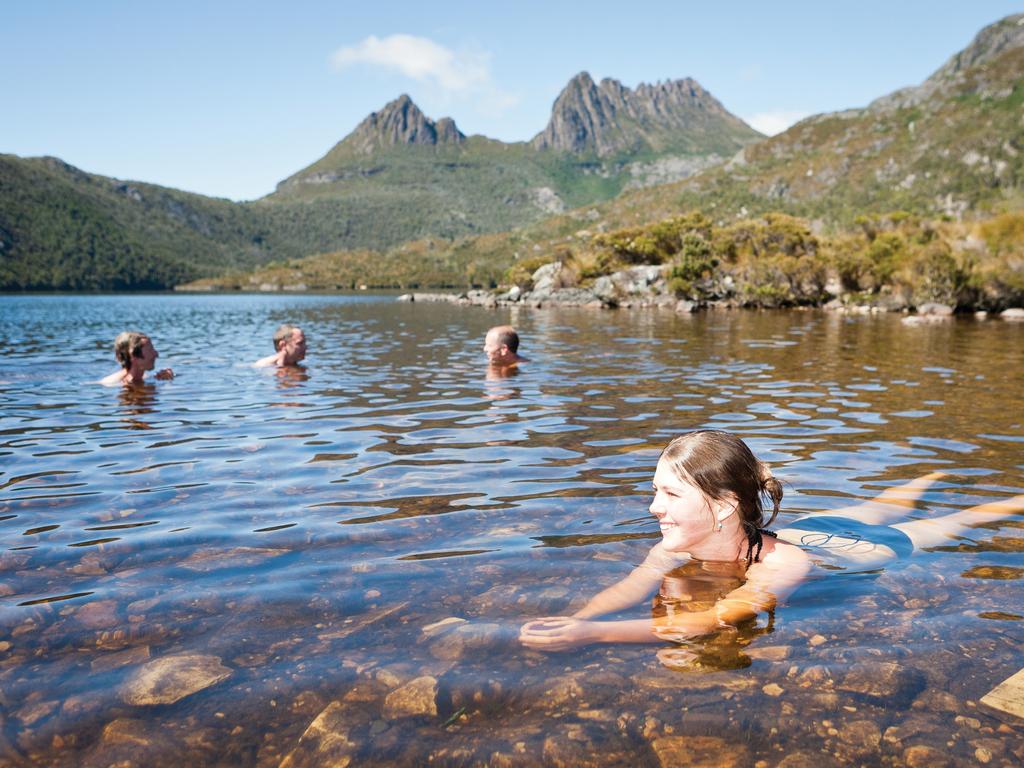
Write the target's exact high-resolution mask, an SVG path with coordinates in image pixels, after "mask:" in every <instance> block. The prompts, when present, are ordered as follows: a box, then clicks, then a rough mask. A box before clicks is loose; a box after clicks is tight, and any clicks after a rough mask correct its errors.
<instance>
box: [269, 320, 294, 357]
mask: <svg viewBox="0 0 1024 768" xmlns="http://www.w3.org/2000/svg"><path fill="white" fill-rule="evenodd" d="M297 330H299V328H298V326H295V325H289V324H288V323H284V324H283V325H279V326H278V328H277V330H276V331H274V351H275V352H280V351H281V342H282V341H286V340H288V339H290V338H291V337H292V334H293V333H295V331H297Z"/></svg>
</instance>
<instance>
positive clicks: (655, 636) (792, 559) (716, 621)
mask: <svg viewBox="0 0 1024 768" xmlns="http://www.w3.org/2000/svg"><path fill="white" fill-rule="evenodd" d="M652 554H653V551H652ZM641 567H642V566H641ZM810 568H811V563H810V559H809V558H808V557H807V555H806V554H804V552H803V551H801V550H800V549H799V548H798V547H793V546H789V545H786V544H777V545H776V546H775V548H774V549H773V551H772V552H771V553H769V554H768V555H766V556H765V558H764V560H763V561H762V562H760V563H755V564H754V565H752V566H751V567H750V568H749V570H748V571H747V581H746V583H745V584H744V585H743V586H741V587H739V588H738V589H734V590H733V591H732V592H730V593H729V594H727V595H725V596H724V597H722V598H721V599H719V600H718V602H717V603H715V605H714V606H713V607H712V608H709V609H707V610H704V611H692V612H677V613H675V614H673V615H672V616H667V617H662V618H657V619H635V620H631V621H588V620H587V619H584V618H580V615H581V614H582V613H583V611H580V612H578V613H577V615H576V616H552V617H548V618H544V619H536V620H534V621H531V622H529V623H527V624H524V625H523V627H522V629H521V630H520V633H519V640H520V642H522V643H523V645H525V646H527V647H529V648H533V649H535V650H541V651H561V650H567V649H569V648H576V647H579V646H582V645H589V644H591V643H651V642H658V641H663V640H669V641H675V642H679V641H682V640H686V639H689V638H692V637H699V636H700V635H706V634H709V633H711V632H714V631H715V630H716V629H718V628H720V627H722V626H723V625H726V624H730V625H735V624H737V623H739V622H742V621H746V620H747V619H750V618H753V617H755V616H757V614H758V613H761V612H763V611H768V610H771V609H772V608H774V607H775V604H776V603H777V602H778V601H779V600H782V599H784V598H785V597H786V596H788V595H789V594H790V593H792V591H793V590H794V589H796V587H797V586H798V585H799V584H800V582H802V581H803V580H804V578H805V577H806V575H807V572H808V571H809V570H810ZM636 570H640V569H639V568H638V569H636ZM633 573H636V571H634V572H633ZM632 576H633V574H630V577H627V579H626V580H625V581H628V580H629V578H631V577H632ZM622 583H624V582H620V584H622ZM616 586H618V585H616ZM612 589H614V587H613V588H612ZM606 591H609V590H606ZM602 594H603V593H602ZM600 596H601V595H598V596H597V597H600ZM594 600H595V601H596V600H597V598H595V599H594ZM591 602H594V601H591ZM589 607H590V604H589V603H588V605H587V606H586V607H585V608H584V609H583V610H584V611H585V610H586V609H587V608H589Z"/></svg>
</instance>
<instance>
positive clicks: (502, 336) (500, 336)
mask: <svg viewBox="0 0 1024 768" xmlns="http://www.w3.org/2000/svg"><path fill="white" fill-rule="evenodd" d="M491 330H492V331H493V332H494V335H495V337H496V338H497V341H498V346H501V345H503V344H504V345H505V346H506V347H508V351H509V352H511V353H512V354H513V355H514V354H515V353H516V352H518V351H519V334H518V333H516V329H515V328H513V327H512V326H511V325H499V326H497V327H495V328H492V329H491Z"/></svg>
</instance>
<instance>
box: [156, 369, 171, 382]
mask: <svg viewBox="0 0 1024 768" xmlns="http://www.w3.org/2000/svg"><path fill="white" fill-rule="evenodd" d="M156 377H157V378H158V379H161V380H166V379H173V378H174V371H172V370H171V369H170V368H161V369H160V370H159V371H157V372H156Z"/></svg>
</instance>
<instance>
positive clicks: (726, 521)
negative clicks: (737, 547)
mask: <svg viewBox="0 0 1024 768" xmlns="http://www.w3.org/2000/svg"><path fill="white" fill-rule="evenodd" d="M654 491H655V497H654V501H653V502H652V504H651V513H652V514H653V515H654V516H655V517H657V518H658V522H659V525H660V527H661V531H662V536H663V539H664V542H665V548H666V549H669V550H677V551H689V549H690V548H692V547H693V545H694V544H695V543H700V542H701V541H702V540H703V539H704V538H705V536H706V535H708V534H709V533H711V534H720V533H722V532H723V529H726V530H728V531H730V532H735V531H737V530H739V531H741V532H742V534H743V536H744V537H745V538H746V541H747V553H746V560H747V562H748V563H749V562H752V561H756V560H757V559H758V556H759V554H760V549H761V543H762V540H761V532H762V529H763V528H764V527H765V526H766V525H769V524H771V522H772V521H773V520H774V519H775V516H776V515H778V513H779V504H780V503H781V502H782V485H781V483H779V481H778V480H776V479H775V478H774V477H773V476H772V474H771V471H770V470H769V469H768V467H767V465H765V464H764V463H762V462H760V461H758V460H757V458H756V457H755V456H754V454H753V453H752V452H751V450H750V448H748V447H747V444H746V443H744V442H743V441H742V440H741V439H740V438H738V437H736V436H735V435H732V434H729V433H728V432H721V431H719V430H712V429H701V430H696V431H694V432H687V433H686V434H684V435H680V436H679V437H677V438H675V439H674V440H673V441H672V442H671V443H669V444H668V447H666V448H665V450H664V451H663V452H662V454H661V458H660V459H659V461H658V468H657V471H656V472H655V475H654ZM764 497H767V498H769V499H770V500H771V502H772V512H771V515H770V516H769V517H768V519H767V520H765V510H764V504H763V502H762V499H763V498H764ZM723 538H728V537H723Z"/></svg>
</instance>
